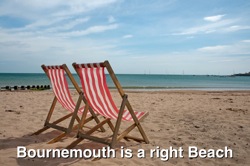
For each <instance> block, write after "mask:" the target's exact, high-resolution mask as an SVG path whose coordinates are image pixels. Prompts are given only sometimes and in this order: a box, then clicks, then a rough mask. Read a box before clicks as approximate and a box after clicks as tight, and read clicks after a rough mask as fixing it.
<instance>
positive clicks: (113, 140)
mask: <svg viewBox="0 0 250 166" xmlns="http://www.w3.org/2000/svg"><path fill="white" fill-rule="evenodd" d="M126 102H127V95H124V96H123V100H122V104H121V107H120V111H119V114H118V118H117V121H116V124H115V130H114V134H113V136H112V141H111V144H110V147H111V148H114V146H115V144H116V142H117V135H118V132H119V128H120V125H121V121H122V115H123V112H124V109H125V105H126Z"/></svg>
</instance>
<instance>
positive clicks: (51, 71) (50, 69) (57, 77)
mask: <svg viewBox="0 0 250 166" xmlns="http://www.w3.org/2000/svg"><path fill="white" fill-rule="evenodd" d="M41 67H42V69H43V70H44V72H45V73H46V75H47V76H48V78H49V79H50V81H51V85H52V89H53V92H54V95H55V97H54V99H53V102H52V105H51V107H50V110H49V112H48V115H47V118H46V120H45V123H44V127H43V128H41V129H40V130H38V131H36V132H34V133H33V134H31V135H38V134H40V133H42V132H43V131H45V130H47V129H49V128H54V129H57V130H59V131H62V132H63V133H62V134H60V135H59V136H57V137H55V138H54V139H52V140H50V141H49V142H48V143H54V142H57V141H58V140H60V139H61V138H63V137H64V136H66V135H67V134H69V133H70V132H71V131H72V130H76V129H78V128H80V127H82V126H83V124H81V126H79V123H80V118H81V117H79V115H82V116H85V117H86V116H88V118H87V120H86V121H85V123H87V122H89V121H91V120H92V119H94V120H95V121H96V123H100V121H99V119H98V118H97V115H96V114H95V113H94V112H93V111H92V110H89V111H88V115H87V114H86V115H84V114H83V112H84V109H86V107H84V106H82V107H80V105H81V102H82V101H83V100H84V99H83V93H82V91H81V89H80V87H79V86H78V84H77V82H76V81H75V79H74V77H73V76H72V74H71V72H70V71H69V69H68V67H67V66H66V65H65V64H64V65H60V66H45V65H42V66H41ZM65 73H66V74H65ZM66 75H67V76H68V78H69V79H70V80H71V81H72V83H73V84H74V87H75V88H76V90H77V92H78V94H79V97H78V100H77V103H76V104H75V102H74V101H73V99H72V96H71V94H70V91H69V86H68V82H67V79H66ZM57 101H58V102H59V103H60V104H61V106H62V107H63V108H65V109H66V110H68V111H69V112H70V113H68V114H67V115H65V116H63V117H61V118H59V119H57V120H55V121H54V122H50V119H51V117H52V114H53V111H54V109H55V106H56V103H57ZM86 112H87V111H86ZM70 117H71V119H70V122H69V125H68V127H64V126H65V125H64V126H62V125H58V123H60V122H62V121H64V120H66V119H68V118H70ZM75 120H77V122H78V123H77V124H76V125H74V122H75ZM101 130H102V131H104V128H101Z"/></svg>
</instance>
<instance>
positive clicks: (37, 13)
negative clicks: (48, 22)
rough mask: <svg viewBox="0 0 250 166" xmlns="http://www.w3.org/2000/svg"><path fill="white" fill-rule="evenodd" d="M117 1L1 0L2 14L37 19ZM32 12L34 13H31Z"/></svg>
mask: <svg viewBox="0 0 250 166" xmlns="http://www.w3.org/2000/svg"><path fill="white" fill-rule="evenodd" d="M115 2H117V0H105V1H103V0H95V1H82V0H70V1H68V0H52V1H43V0H32V1H31V0H21V1H9V0H2V1H1V2H0V16H6V15H8V16H12V17H18V18H25V19H30V20H35V19H38V18H41V17H42V18H44V17H46V16H48V15H49V16H50V17H54V16H56V17H58V16H72V15H76V14H82V13H84V12H88V11H92V10H95V9H98V8H102V7H105V6H107V5H111V4H113V3H115ZM13 9H15V10H13ZM31 13H32V14H31Z"/></svg>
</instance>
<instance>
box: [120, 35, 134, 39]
mask: <svg viewBox="0 0 250 166" xmlns="http://www.w3.org/2000/svg"><path fill="white" fill-rule="evenodd" d="M132 37H134V36H133V35H124V36H123V37H122V38H123V39H128V38H132Z"/></svg>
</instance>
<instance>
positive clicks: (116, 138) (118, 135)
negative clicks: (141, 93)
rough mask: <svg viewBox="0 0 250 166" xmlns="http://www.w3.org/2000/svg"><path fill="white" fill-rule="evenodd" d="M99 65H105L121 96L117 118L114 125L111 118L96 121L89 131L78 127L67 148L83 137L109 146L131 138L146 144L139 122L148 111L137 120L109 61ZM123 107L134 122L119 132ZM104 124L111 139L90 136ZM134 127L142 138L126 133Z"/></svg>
mask: <svg viewBox="0 0 250 166" xmlns="http://www.w3.org/2000/svg"><path fill="white" fill-rule="evenodd" d="M72 65H73V67H74V69H75V70H76V72H77V74H78V75H79V76H80V74H79V73H78V70H77V64H76V63H73V64H72ZM84 65H87V66H89V65H92V64H84ZM99 65H100V66H101V67H105V68H106V69H107V71H108V72H109V74H110V77H111V78H112V80H113V82H114V84H115V86H116V88H117V90H118V92H119V94H120V96H121V97H122V102H121V106H120V110H119V114H118V118H117V120H116V124H115V126H114V125H113V124H112V122H111V119H109V118H106V119H104V120H103V121H102V122H100V123H98V124H97V125H96V126H94V127H93V128H92V129H90V130H89V131H87V132H85V133H84V132H83V130H81V129H79V130H78V133H77V140H75V141H74V142H72V143H71V144H70V145H68V146H67V148H68V149H70V148H73V147H74V146H76V145H77V144H78V143H79V142H81V141H82V140H83V139H89V140H92V141H96V142H99V143H103V144H107V145H109V146H110V147H111V148H114V147H115V145H116V143H117V142H118V141H120V140H121V139H133V140H136V141H139V142H145V143H146V144H148V143H149V140H148V138H147V136H146V134H145V132H144V130H143V128H142V126H141V124H140V122H141V121H142V120H143V119H144V118H145V117H146V116H147V115H148V112H147V113H146V114H145V115H144V116H143V117H141V118H140V120H138V119H137V117H136V115H135V113H134V110H133V108H132V106H131V105H130V102H129V101H128V96H127V95H126V94H125V93H124V91H123V89H122V87H121V84H120V83H119V81H118V79H117V77H116V75H115V73H114V71H113V69H112V67H111V65H110V64H109V62H108V61H105V62H103V63H100V64H99ZM83 98H85V97H84V95H83ZM84 101H86V98H85V99H84ZM85 105H86V107H89V104H88V103H87V102H86V103H85ZM125 107H127V109H128V111H129V113H130V114H131V116H132V118H133V121H134V123H133V124H132V125H131V126H129V127H128V128H127V129H125V130H124V131H123V132H121V133H119V128H120V125H121V122H122V115H123V112H124V109H125ZM85 114H86V113H85ZM86 121H87V119H86V116H83V117H82V119H81V122H80V123H81V124H83V123H85V122H86ZM104 124H108V125H109V127H110V129H111V130H112V132H113V135H112V136H111V137H112V138H111V140H109V139H107V138H105V139H103V138H99V137H95V136H91V134H92V133H94V132H95V131H96V130H97V129H99V128H100V127H102V126H103V125H104ZM135 127H137V128H138V130H139V132H140V134H141V136H142V138H137V137H133V136H129V135H128V134H129V132H130V131H132V130H133V129H134V128H135Z"/></svg>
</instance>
